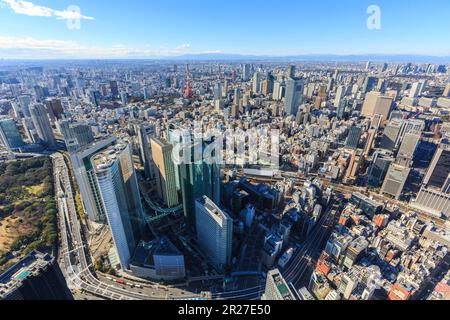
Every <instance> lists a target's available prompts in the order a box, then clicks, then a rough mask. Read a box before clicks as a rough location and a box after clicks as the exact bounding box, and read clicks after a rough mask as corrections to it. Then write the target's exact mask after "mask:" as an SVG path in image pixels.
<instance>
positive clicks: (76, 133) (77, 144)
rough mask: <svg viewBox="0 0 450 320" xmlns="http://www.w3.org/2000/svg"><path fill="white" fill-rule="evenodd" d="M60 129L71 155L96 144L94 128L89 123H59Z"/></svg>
mask: <svg viewBox="0 0 450 320" xmlns="http://www.w3.org/2000/svg"><path fill="white" fill-rule="evenodd" d="M59 128H60V131H61V133H62V135H63V136H64V141H65V143H66V146H67V150H68V151H69V152H70V153H72V152H75V151H77V150H79V149H80V148H82V147H84V146H86V145H88V144H91V143H92V142H94V135H93V133H92V128H91V126H90V125H88V124H87V123H84V122H71V121H69V120H63V121H60V122H59Z"/></svg>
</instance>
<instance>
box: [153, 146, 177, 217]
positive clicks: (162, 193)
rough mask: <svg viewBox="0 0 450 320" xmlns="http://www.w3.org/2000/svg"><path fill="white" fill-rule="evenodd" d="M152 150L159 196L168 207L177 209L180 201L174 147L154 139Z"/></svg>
mask: <svg viewBox="0 0 450 320" xmlns="http://www.w3.org/2000/svg"><path fill="white" fill-rule="evenodd" d="M151 148H152V160H153V164H154V168H155V170H154V172H155V175H156V191H157V193H158V196H159V198H160V199H161V200H163V202H164V204H165V205H166V206H167V207H169V208H172V207H175V206H177V205H178V204H179V201H178V191H177V184H176V176H175V166H174V163H173V161H172V150H173V146H172V145H171V144H170V143H167V142H165V141H163V140H160V139H156V138H152V139H151Z"/></svg>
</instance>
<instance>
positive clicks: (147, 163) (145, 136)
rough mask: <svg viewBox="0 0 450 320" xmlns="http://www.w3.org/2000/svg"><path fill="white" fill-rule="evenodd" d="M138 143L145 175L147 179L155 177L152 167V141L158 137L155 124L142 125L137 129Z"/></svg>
mask: <svg viewBox="0 0 450 320" xmlns="http://www.w3.org/2000/svg"><path fill="white" fill-rule="evenodd" d="M136 132H137V142H138V145H139V159H140V161H141V164H142V166H143V167H144V174H145V177H146V178H147V179H152V178H153V177H154V172H153V166H152V148H151V144H150V139H151V138H152V137H156V127H155V125H153V124H150V125H144V124H140V125H138V126H137V128H136Z"/></svg>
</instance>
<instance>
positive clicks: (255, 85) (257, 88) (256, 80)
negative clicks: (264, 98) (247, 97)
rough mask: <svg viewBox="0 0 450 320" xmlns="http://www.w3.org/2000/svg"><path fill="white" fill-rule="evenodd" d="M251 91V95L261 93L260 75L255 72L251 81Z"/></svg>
mask: <svg viewBox="0 0 450 320" xmlns="http://www.w3.org/2000/svg"><path fill="white" fill-rule="evenodd" d="M252 91H253V93H260V92H261V74H260V73H259V72H255V74H254V75H253V80H252Z"/></svg>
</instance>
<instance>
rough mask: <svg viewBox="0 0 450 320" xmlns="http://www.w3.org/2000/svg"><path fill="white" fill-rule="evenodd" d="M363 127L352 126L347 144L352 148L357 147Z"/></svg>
mask: <svg viewBox="0 0 450 320" xmlns="http://www.w3.org/2000/svg"><path fill="white" fill-rule="evenodd" d="M361 133H362V129H361V127H357V126H351V127H350V129H349V132H348V136H347V141H346V142H345V145H346V147H347V148H350V149H357V148H358V145H359V140H360V139H361Z"/></svg>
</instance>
